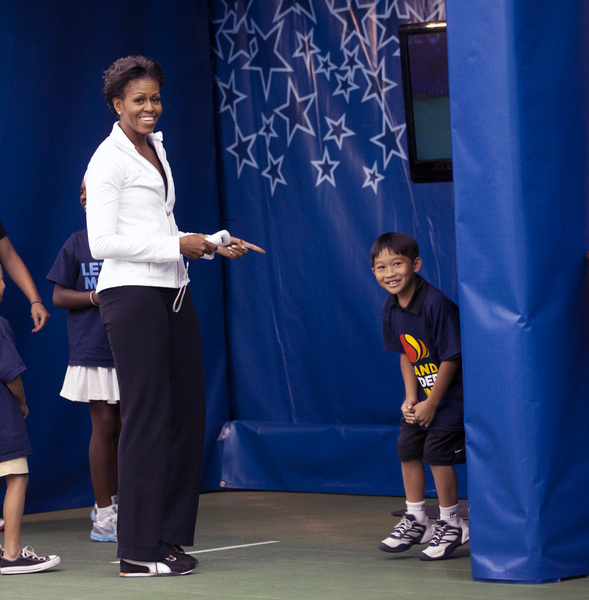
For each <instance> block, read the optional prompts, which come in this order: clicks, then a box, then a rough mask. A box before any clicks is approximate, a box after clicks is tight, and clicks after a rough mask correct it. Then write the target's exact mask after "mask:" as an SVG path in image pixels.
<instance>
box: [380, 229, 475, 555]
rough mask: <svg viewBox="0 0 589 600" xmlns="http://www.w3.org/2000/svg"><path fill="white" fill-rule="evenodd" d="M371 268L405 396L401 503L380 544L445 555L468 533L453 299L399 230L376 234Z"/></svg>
mask: <svg viewBox="0 0 589 600" xmlns="http://www.w3.org/2000/svg"><path fill="white" fill-rule="evenodd" d="M370 258H371V260H372V271H373V273H374V275H375V276H376V280H377V282H378V284H379V285H380V286H381V287H382V288H384V289H385V290H386V291H387V292H389V294H390V296H389V297H388V298H387V300H386V301H385V303H384V306H383V310H382V322H383V336H384V346H385V348H386V349H387V350H390V351H391V352H398V353H400V355H401V373H402V376H403V382H404V384H405V399H404V401H403V404H402V406H401V412H402V414H403V418H402V419H401V428H400V431H399V437H398V440H397V454H398V458H399V460H400V461H401V471H402V474H403V485H404V487H405V495H406V505H407V510H406V512H405V515H404V516H403V518H402V519H401V521H400V522H399V524H398V525H397V526H396V527H395V530H394V531H393V532H392V533H391V534H390V536H389V537H388V538H386V539H384V540H383V541H382V542H381V543H380V545H379V548H380V550H383V551H385V552H404V551H405V550H408V549H409V548H410V547H411V546H413V545H414V544H429V545H428V547H427V548H425V549H424V550H422V551H421V552H420V554H419V558H420V559H421V560H439V559H442V558H446V557H447V556H449V555H450V554H452V553H453V552H454V550H455V549H456V548H457V547H458V546H461V545H462V544H465V543H466V542H467V541H468V539H469V536H468V526H467V525H466V523H465V522H464V521H463V519H462V518H461V517H460V516H459V514H458V477H457V474H456V471H455V469H454V465H456V464H460V463H464V462H465V461H466V456H465V449H464V445H465V437H464V423H463V399H462V364H461V356H462V350H461V344H460V323H459V316H458V307H457V306H456V304H454V302H452V300H450V299H449V298H448V297H447V296H445V295H444V294H443V293H442V292H441V291H440V290H439V289H437V288H436V287H434V286H433V285H431V284H429V283H427V281H425V279H423V278H422V277H420V276H419V275H418V274H417V273H418V271H419V269H420V268H421V258H420V257H419V246H418V245H417V242H416V241H415V240H414V239H413V238H411V237H409V236H408V235H405V234H404V233H385V234H384V235H381V236H380V237H379V238H378V239H377V240H376V242H375V243H374V245H373V246H372V249H371V251H370ZM424 462H426V463H428V464H429V466H430V468H431V471H432V475H433V477H434V482H435V486H436V491H437V493H438V499H439V502H440V519H439V520H438V521H437V523H436V524H435V525H433V527H432V526H430V524H429V520H428V517H427V515H426V513H425V468H424V464H423V463H424Z"/></svg>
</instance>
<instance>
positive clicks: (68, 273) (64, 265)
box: [47, 234, 79, 290]
mask: <svg viewBox="0 0 589 600" xmlns="http://www.w3.org/2000/svg"><path fill="white" fill-rule="evenodd" d="M74 235H75V234H74ZM74 235H71V236H70V237H69V238H68V240H67V241H66V243H65V244H64V245H63V247H62V248H61V250H60V251H59V254H58V255H57V258H56V259H55V262H54V263H53V266H52V267H51V270H50V271H49V273H48V274H47V279H48V280H49V281H51V282H53V283H59V284H60V285H63V286H64V287H66V288H69V289H72V290H75V289H76V282H77V279H78V269H79V268H78V263H77V261H76V255H75V243H74V241H75V238H74Z"/></svg>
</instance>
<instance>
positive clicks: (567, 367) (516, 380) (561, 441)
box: [447, 0, 589, 583]
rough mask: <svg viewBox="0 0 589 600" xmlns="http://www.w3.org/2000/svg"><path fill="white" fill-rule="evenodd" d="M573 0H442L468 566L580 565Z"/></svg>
mask: <svg viewBox="0 0 589 600" xmlns="http://www.w3.org/2000/svg"><path fill="white" fill-rule="evenodd" d="M582 4H583V0H570V1H566V2H564V3H559V2H540V3H539V2H537V1H536V0H517V1H516V0H511V1H509V0H492V1H489V0H487V1H483V0H467V1H464V0H447V20H448V48H449V65H450V90H451V94H450V95H451V117H452V145H453V159H454V184H455V202H456V237H457V240H456V248H457V262H458V278H459V301H460V308H461V315H462V320H463V336H464V341H463V353H464V354H463V356H464V375H465V403H466V416H465V420H466V429H467V436H468V443H467V448H468V481H469V494H468V495H469V505H470V527H471V553H472V573H473V577H474V578H475V579H477V580H490V581H508V582H526V583H531V582H543V581H551V580H557V579H560V578H563V577H570V576H576V575H582V574H586V573H589V553H588V552H587V540H588V539H589V518H588V517H589V497H588V496H587V493H586V486H587V482H588V481H589V460H587V457H586V450H585V449H586V447H587V444H586V440H587V430H588V423H589V418H588V417H589V398H587V388H586V384H585V383H586V377H585V374H586V373H587V372H588V369H587V367H588V343H587V341H588V340H589V336H588V335H587V333H588V331H587V324H586V321H585V319H584V317H583V310H582V308H583V304H587V303H588V300H587V293H586V291H584V289H583V277H584V269H585V252H586V250H587V249H588V243H587V234H586V202H587V200H586V198H587V194H586V183H587V182H586V175H585V171H586V165H587V143H586V139H587V133H586V126H585V124H586V117H587V108H586V107H587V102H586V93H585V92H586V90H585V89H584V88H583V84H582V83H581V82H582V81H583V80H584V79H585V80H587V76H586V65H585V64H584V58H583V57H584V56H585V55H588V53H589V49H588V48H587V41H586V40H587V38H586V36H585V35H584V33H583V28H585V29H586V28H587V25H588V24H589V23H588V20H587V15H586V9H584V8H583V7H582Z"/></svg>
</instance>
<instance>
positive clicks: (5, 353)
mask: <svg viewBox="0 0 589 600" xmlns="http://www.w3.org/2000/svg"><path fill="white" fill-rule="evenodd" d="M26 369H27V368H26V366H25V364H24V363H23V361H22V358H21V357H20V354H19V353H18V352H17V350H16V347H15V345H14V333H13V332H12V327H11V326H10V323H9V322H8V321H7V320H6V319H4V318H3V317H0V381H1V382H2V383H5V384H7V383H10V382H11V381H12V380H13V379H14V378H15V377H17V376H18V375H20V374H21V373H23V372H24V371H26Z"/></svg>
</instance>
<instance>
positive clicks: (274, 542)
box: [111, 540, 280, 565]
mask: <svg viewBox="0 0 589 600" xmlns="http://www.w3.org/2000/svg"><path fill="white" fill-rule="evenodd" d="M265 544H280V542H279V541H278V540H272V541H269V542H256V543H255V544H241V545H239V546H223V547H222V548H209V549H208V550H195V551H194V552H187V553H186V554H203V553H204V552H218V551H219V550H234V549H235V548H251V547H252V546H264V545H265ZM119 562H120V561H119V560H113V561H112V562H111V565H116V564H118V563H119Z"/></svg>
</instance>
